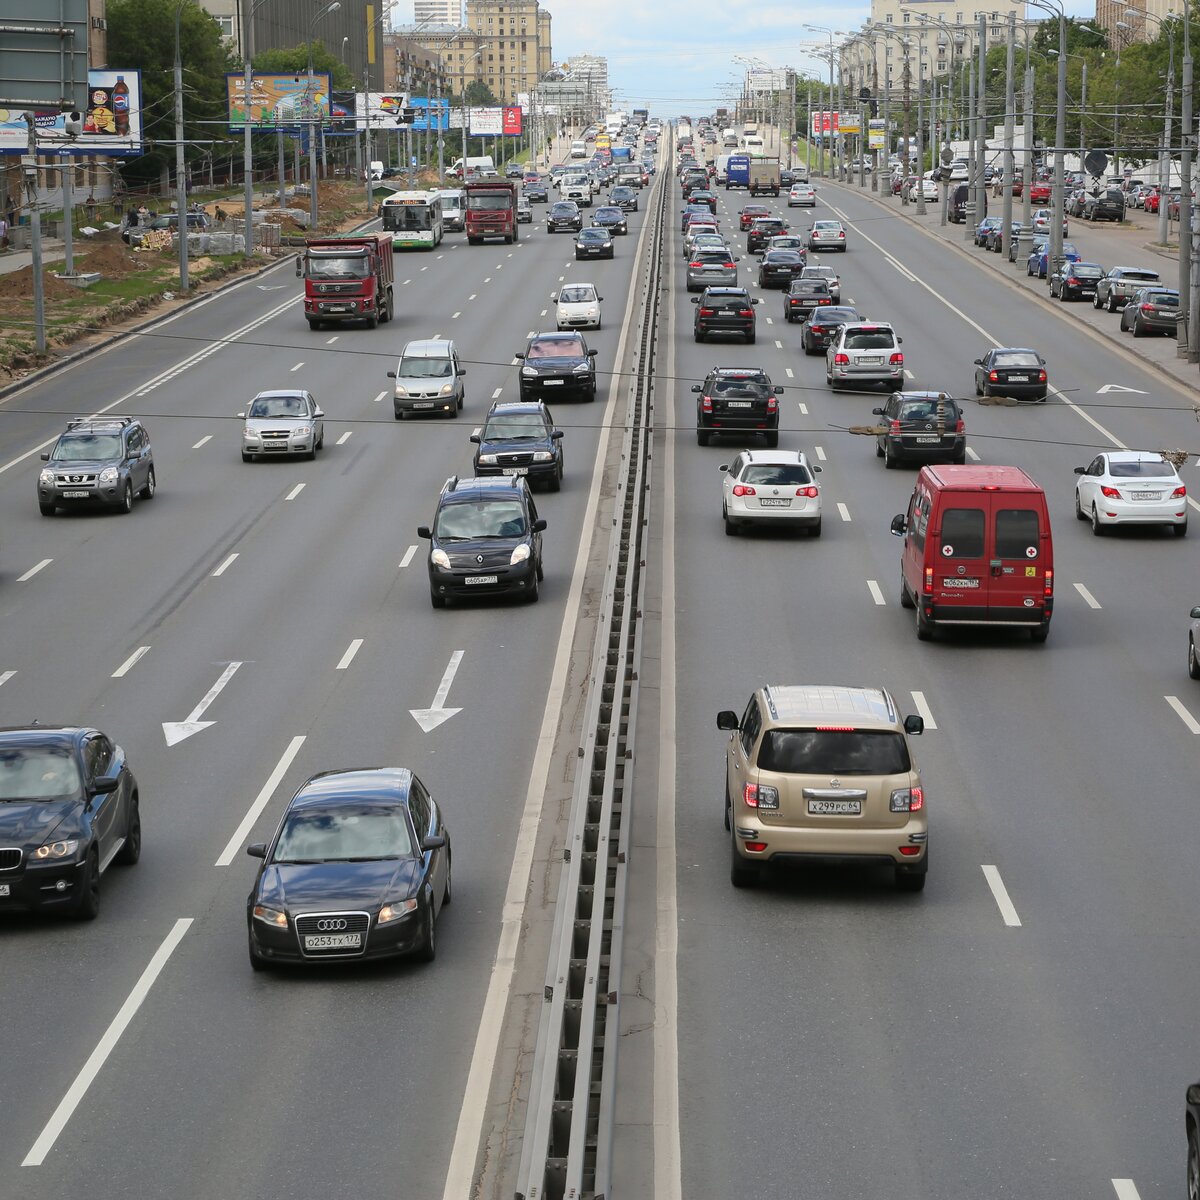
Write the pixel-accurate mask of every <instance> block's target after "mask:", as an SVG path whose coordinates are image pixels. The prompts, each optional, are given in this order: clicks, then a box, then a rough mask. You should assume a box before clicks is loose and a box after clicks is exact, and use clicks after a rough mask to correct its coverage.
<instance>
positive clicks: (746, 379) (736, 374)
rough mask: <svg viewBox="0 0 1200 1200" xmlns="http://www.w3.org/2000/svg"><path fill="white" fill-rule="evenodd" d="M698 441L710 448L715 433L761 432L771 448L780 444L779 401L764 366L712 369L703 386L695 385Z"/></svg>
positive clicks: (779, 388) (778, 390)
mask: <svg viewBox="0 0 1200 1200" xmlns="http://www.w3.org/2000/svg"><path fill="white" fill-rule="evenodd" d="M692 391H693V392H696V393H697V394H698V395H699V397H700V399H699V400H697V401H696V441H697V442H698V443H699V444H700V445H701V446H707V445H708V443H709V439H710V438H711V437H712V436H713V434H714V433H725V432H729V433H743V432H746V431H752V432H758V433H761V434H762V435H763V437H765V438H766V440H767V445H768V446H778V445H779V400H778V397H779V396H781V395H783V388H781V387H775V386H774V385H773V384H772V383H771V377H770V376H769V375H768V374H767V373H766V372H765V371H764V370H762V368H761V367H713V369H712V370H711V371H709V373H708V375H707V376H706V377H705V379H704V382H703V383H697V384H694V385H693V387H692Z"/></svg>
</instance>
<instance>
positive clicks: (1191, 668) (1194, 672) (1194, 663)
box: [1187, 638, 1200, 679]
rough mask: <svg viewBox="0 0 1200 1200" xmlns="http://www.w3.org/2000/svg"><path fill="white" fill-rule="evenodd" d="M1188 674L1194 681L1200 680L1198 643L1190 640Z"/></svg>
mask: <svg viewBox="0 0 1200 1200" xmlns="http://www.w3.org/2000/svg"><path fill="white" fill-rule="evenodd" d="M1187 662H1188V674H1189V675H1190V676H1191V677H1192V678H1193V679H1200V656H1198V655H1197V654H1196V643H1195V642H1194V641H1192V639H1191V638H1188V658H1187Z"/></svg>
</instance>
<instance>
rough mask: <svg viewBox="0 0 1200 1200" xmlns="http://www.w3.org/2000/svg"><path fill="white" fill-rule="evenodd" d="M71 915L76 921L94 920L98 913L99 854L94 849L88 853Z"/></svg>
mask: <svg viewBox="0 0 1200 1200" xmlns="http://www.w3.org/2000/svg"><path fill="white" fill-rule="evenodd" d="M71 915H72V916H73V917H74V918H75V920H77V921H94V920H95V919H96V918H97V917H98V916H99V915H100V855H99V853H98V852H97V851H96V850H95V849H93V850H92V852H91V854H89V855H88V860H87V870H86V871H85V872H84V876H83V886H82V887H81V889H80V893H79V899H78V900H76V901H75V908H74V910H73V912H72V913H71Z"/></svg>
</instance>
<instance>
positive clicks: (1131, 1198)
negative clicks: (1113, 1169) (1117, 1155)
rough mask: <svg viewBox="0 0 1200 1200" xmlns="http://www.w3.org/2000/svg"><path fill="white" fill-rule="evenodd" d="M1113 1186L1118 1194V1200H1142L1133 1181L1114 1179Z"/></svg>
mask: <svg viewBox="0 0 1200 1200" xmlns="http://www.w3.org/2000/svg"><path fill="white" fill-rule="evenodd" d="M1112 1185H1113V1191H1114V1192H1116V1193H1117V1200H1142V1198H1141V1196H1139V1195H1138V1190H1137V1188H1136V1187H1134V1185H1133V1180H1132V1179H1114V1180H1113V1181H1112Z"/></svg>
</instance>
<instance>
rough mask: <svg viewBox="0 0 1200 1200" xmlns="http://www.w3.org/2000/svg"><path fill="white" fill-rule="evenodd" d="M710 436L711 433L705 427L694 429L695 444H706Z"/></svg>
mask: <svg viewBox="0 0 1200 1200" xmlns="http://www.w3.org/2000/svg"><path fill="white" fill-rule="evenodd" d="M711 437H712V434H711V433H710V432H709V431H708V430H707V429H697V430H696V445H697V446H707V445H708V440H709V438H711Z"/></svg>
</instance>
